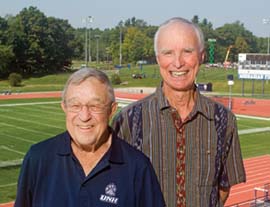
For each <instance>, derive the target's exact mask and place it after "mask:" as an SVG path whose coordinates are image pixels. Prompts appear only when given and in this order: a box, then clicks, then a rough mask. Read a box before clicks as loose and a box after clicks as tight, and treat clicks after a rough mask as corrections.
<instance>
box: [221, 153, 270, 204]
mask: <svg viewBox="0 0 270 207" xmlns="http://www.w3.org/2000/svg"><path fill="white" fill-rule="evenodd" d="M244 166H245V170H246V175H247V182H246V183H241V184H238V185H235V186H233V187H232V189H231V192H230V196H229V198H228V200H227V202H226V206H231V205H233V204H237V203H243V202H245V201H248V200H252V199H254V198H255V196H254V188H255V187H259V188H263V187H264V185H265V184H267V183H270V173H269V172H270V155H263V156H259V157H254V158H249V159H245V160H244ZM257 196H263V193H262V192H259V191H258V192H257Z"/></svg>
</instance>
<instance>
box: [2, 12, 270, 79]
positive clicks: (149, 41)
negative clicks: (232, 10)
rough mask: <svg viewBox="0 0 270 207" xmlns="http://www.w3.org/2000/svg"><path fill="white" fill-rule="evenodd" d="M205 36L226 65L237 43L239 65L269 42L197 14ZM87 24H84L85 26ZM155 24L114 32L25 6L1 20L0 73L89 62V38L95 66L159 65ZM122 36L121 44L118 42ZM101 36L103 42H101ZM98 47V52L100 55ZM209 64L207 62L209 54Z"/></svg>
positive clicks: (136, 22) (130, 22) (132, 21)
mask: <svg viewBox="0 0 270 207" xmlns="http://www.w3.org/2000/svg"><path fill="white" fill-rule="evenodd" d="M192 21H193V22H194V23H197V24H198V25H199V26H200V27H201V29H202V31H203V33H204V35H205V49H206V51H207V53H208V51H209V45H208V42H207V40H208V39H209V38H214V39H216V40H217V41H216V44H215V48H214V51H215V55H214V62H215V63H217V62H220V63H222V62H223V61H224V58H225V56H226V51H227V48H228V47H229V46H230V45H233V48H232V50H231V53H230V56H229V61H231V62H233V61H237V54H238V53H243V52H244V53H263V52H265V51H266V48H267V38H257V37H255V36H254V35H253V34H252V33H251V32H250V31H248V30H247V29H246V28H245V27H244V25H243V24H242V23H241V22H239V21H236V22H233V23H227V24H225V25H223V26H221V27H219V28H217V29H214V28H213V24H212V23H211V22H210V21H209V20H207V19H206V18H203V19H202V20H200V18H199V16H198V15H194V17H193V18H192ZM85 26H86V25H85ZM157 28H158V27H157V26H151V25H148V24H147V22H145V21H144V20H141V19H136V18H135V17H132V18H129V19H127V20H125V21H120V22H119V23H118V25H116V26H115V27H114V28H110V29H104V30H101V29H98V28H95V29H93V28H91V25H90V28H86V27H84V28H77V29H75V28H73V27H72V26H71V25H70V24H69V23H68V21H67V20H63V19H58V18H55V17H47V16H46V15H45V14H44V13H43V12H41V11H39V10H38V9H37V8H36V7H29V8H24V9H23V10H22V11H21V12H19V14H18V15H16V16H7V17H5V18H1V17H0V75H1V77H3V76H7V75H8V74H10V73H11V72H17V73H20V74H22V75H23V76H31V75H33V74H35V75H36V74H37V75H43V74H48V73H50V74H52V73H55V72H59V71H66V70H67V69H69V68H70V65H71V60H72V59H76V60H83V59H85V47H86V41H85V38H86V34H87V37H88V41H87V44H88V46H89V47H90V48H88V51H90V53H91V54H87V55H86V56H87V59H88V61H90V57H91V61H90V62H91V65H93V64H95V65H96V61H97V56H98V57H99V62H104V61H106V62H107V63H110V64H111V65H117V64H119V63H120V42H121V44H122V45H121V46H122V62H121V64H127V63H136V62H137V61H138V60H147V61H148V62H150V63H155V54H154V46H153V42H154V41H153V39H154V34H155V32H156V30H157ZM120 34H121V40H120ZM97 35H98V36H99V39H97V38H96V37H97ZM97 44H98V45H99V47H98V48H99V49H98V51H97ZM206 62H209V60H208V56H206Z"/></svg>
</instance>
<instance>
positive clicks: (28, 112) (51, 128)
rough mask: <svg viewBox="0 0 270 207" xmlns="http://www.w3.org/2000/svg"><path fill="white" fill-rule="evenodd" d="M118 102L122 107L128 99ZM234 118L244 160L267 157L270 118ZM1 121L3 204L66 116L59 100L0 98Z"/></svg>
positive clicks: (0, 196)
mask: <svg viewBox="0 0 270 207" xmlns="http://www.w3.org/2000/svg"><path fill="white" fill-rule="evenodd" d="M1 96H2V95H1ZM121 102H122V105H125V104H126V103H128V102H129V100H123V99H122V100H121ZM237 118H238V128H239V134H240V141H241V147H242V154H243V156H244V158H245V159H247V158H251V157H257V156H261V155H267V154H270V147H269V146H270V119H269V118H262V117H254V116H253V117H249V116H238V117H237ZM0 120H1V121H0V203H6V202H10V201H13V200H14V199H15V196H16V182H17V178H18V173H19V170H20V164H21V161H22V159H23V157H24V155H25V153H26V151H27V150H28V149H29V147H30V146H31V145H32V144H34V143H36V142H39V141H41V140H44V139H47V138H49V137H52V136H54V135H56V134H58V133H61V132H63V131H64V130H65V117H64V113H63V112H62V110H61V108H60V99H59V98H35V99H29V98H28V99H12V100H9V99H7V100H3V99H2V100H1V99H0ZM268 173H269V172H268Z"/></svg>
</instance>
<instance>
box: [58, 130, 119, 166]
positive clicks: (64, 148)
mask: <svg viewBox="0 0 270 207" xmlns="http://www.w3.org/2000/svg"><path fill="white" fill-rule="evenodd" d="M110 130H111V133H112V144H111V146H110V148H109V150H108V151H107V152H106V153H105V155H104V157H103V158H104V159H105V160H109V161H110V162H113V163H123V162H124V158H123V152H122V148H121V147H119V145H118V144H120V143H119V140H118V138H117V135H116V133H115V132H114V131H113V130H112V129H111V128H110ZM58 146H59V148H58V149H57V153H58V154H59V155H70V154H72V150H71V137H70V134H69V133H68V131H66V132H64V133H63V134H61V135H60V137H59V139H58Z"/></svg>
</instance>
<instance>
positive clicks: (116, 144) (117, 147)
mask: <svg viewBox="0 0 270 207" xmlns="http://www.w3.org/2000/svg"><path fill="white" fill-rule="evenodd" d="M111 131H112V144H111V146H110V148H109V150H108V152H107V153H106V154H105V156H106V155H107V156H108V160H109V161H110V162H112V163H119V164H120V163H123V162H124V157H123V151H122V147H121V143H120V140H119V138H118V137H117V135H116V133H115V132H114V131H113V130H111Z"/></svg>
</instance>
